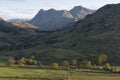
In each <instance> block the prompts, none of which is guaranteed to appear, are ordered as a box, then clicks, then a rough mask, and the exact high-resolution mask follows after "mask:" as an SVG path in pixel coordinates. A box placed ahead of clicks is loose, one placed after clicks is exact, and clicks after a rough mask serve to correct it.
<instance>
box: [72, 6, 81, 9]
mask: <svg viewBox="0 0 120 80" xmlns="http://www.w3.org/2000/svg"><path fill="white" fill-rule="evenodd" d="M81 8H83V7H82V6H75V7H74V8H73V9H81Z"/></svg>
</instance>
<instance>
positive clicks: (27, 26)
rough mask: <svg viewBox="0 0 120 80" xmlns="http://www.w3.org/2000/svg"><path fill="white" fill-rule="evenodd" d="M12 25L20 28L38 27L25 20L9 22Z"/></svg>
mask: <svg viewBox="0 0 120 80" xmlns="http://www.w3.org/2000/svg"><path fill="white" fill-rule="evenodd" d="M11 23H12V25H14V26H18V27H21V28H31V29H38V27H36V26H34V25H32V24H29V23H27V22H20V21H19V22H11Z"/></svg>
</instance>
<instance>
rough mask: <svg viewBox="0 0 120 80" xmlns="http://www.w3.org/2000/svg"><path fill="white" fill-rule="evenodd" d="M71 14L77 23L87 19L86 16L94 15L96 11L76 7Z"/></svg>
mask: <svg viewBox="0 0 120 80" xmlns="http://www.w3.org/2000/svg"><path fill="white" fill-rule="evenodd" d="M69 12H70V13H71V14H72V16H73V17H74V19H75V21H78V20H79V19H83V18H85V16H86V15H88V14H92V13H94V12H95V10H90V9H87V8H84V7H82V6H75V7H74V8H73V9H71V10H70V11H69Z"/></svg>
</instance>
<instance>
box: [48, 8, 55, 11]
mask: <svg viewBox="0 0 120 80" xmlns="http://www.w3.org/2000/svg"><path fill="white" fill-rule="evenodd" d="M48 11H56V10H55V9H53V8H51V9H49V10H48Z"/></svg>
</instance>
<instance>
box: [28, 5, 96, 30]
mask: <svg viewBox="0 0 120 80" xmlns="http://www.w3.org/2000/svg"><path fill="white" fill-rule="evenodd" d="M93 12H95V11H93V10H89V9H86V8H83V7H81V6H76V7H74V8H73V9H71V10H70V11H67V10H55V9H49V10H43V9H41V10H40V11H39V12H38V13H37V15H36V16H35V17H34V18H33V19H31V20H30V21H29V23H31V24H33V25H35V26H38V27H40V28H41V29H42V30H45V31H50V30H58V29H63V28H65V27H66V26H67V25H68V24H72V23H75V22H76V21H77V20H79V19H83V18H84V17H85V16H86V15H88V14H92V13H93Z"/></svg>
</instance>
